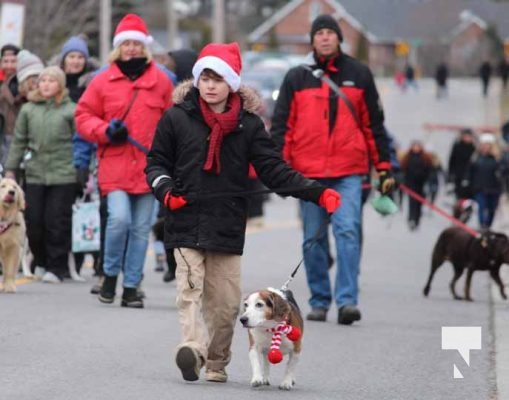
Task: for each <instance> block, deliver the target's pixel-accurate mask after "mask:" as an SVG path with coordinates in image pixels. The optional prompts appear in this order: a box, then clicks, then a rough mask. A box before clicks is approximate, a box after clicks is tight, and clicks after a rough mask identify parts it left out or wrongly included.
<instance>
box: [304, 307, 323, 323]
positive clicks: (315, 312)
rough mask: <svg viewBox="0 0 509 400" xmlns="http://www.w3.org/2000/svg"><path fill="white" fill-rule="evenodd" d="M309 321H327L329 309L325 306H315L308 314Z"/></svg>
mask: <svg viewBox="0 0 509 400" xmlns="http://www.w3.org/2000/svg"><path fill="white" fill-rule="evenodd" d="M306 319H307V320H308V321H321V322H323V321H325V320H327V310H326V309H325V308H313V309H312V310H311V312H310V313H309V314H308V315H307V317H306Z"/></svg>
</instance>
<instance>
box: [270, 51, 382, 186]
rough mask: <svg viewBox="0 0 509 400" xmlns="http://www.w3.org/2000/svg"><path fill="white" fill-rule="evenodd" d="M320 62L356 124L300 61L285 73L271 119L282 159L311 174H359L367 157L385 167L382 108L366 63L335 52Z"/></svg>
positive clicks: (319, 66)
mask: <svg viewBox="0 0 509 400" xmlns="http://www.w3.org/2000/svg"><path fill="white" fill-rule="evenodd" d="M311 68H312V69H316V68H321V69H323V70H324V71H325V73H326V74H327V75H328V76H329V77H330V78H331V79H332V80H333V81H334V82H335V83H336V84H337V85H338V86H339V87H340V88H341V90H342V91H343V92H344V93H345V94H346V95H347V96H348V98H349V99H350V102H351V103H352V105H353V107H354V108H355V110H356V112H357V116H358V118H359V120H360V123H361V125H362V129H360V128H359V126H358V124H357V122H356V120H355V118H354V116H353V115H352V113H351V112H350V110H349V108H348V106H347V105H346V104H345V102H344V101H343V100H342V99H341V98H339V97H338V96H337V95H336V94H335V93H334V91H333V90H332V89H331V88H330V87H329V86H328V85H327V84H326V83H325V82H323V81H322V80H320V79H319V78H316V77H314V76H313V75H312V72H311V71H310V70H308V69H306V68H304V67H303V66H297V67H294V68H292V69H291V70H290V71H288V73H287V74H286V76H285V79H284V81H283V83H282V85H281V89H280V92H279V97H278V100H277V103H276V107H275V110H274V116H273V119H272V131H271V132H272V137H273V139H274V140H275V142H276V143H277V145H278V146H279V148H280V149H282V151H283V156H284V158H285V160H286V161H287V162H288V163H289V164H290V165H291V166H292V167H293V168H294V169H296V170H297V171H299V172H301V173H302V174H303V175H305V176H307V177H311V178H339V177H342V176H347V175H355V174H365V173H367V172H368V171H369V163H370V161H371V163H372V165H373V166H374V167H375V168H376V169H377V170H378V171H380V170H388V169H390V168H391V165H390V161H389V160H390V156H389V143H388V139H387V135H386V133H385V129H384V126H383V122H384V116H383V110H382V106H381V103H380V99H379V96H378V92H377V90H376V86H375V82H374V79H373V76H372V74H371V72H370V70H369V68H368V67H367V66H365V65H363V64H361V63H360V62H358V61H357V60H355V59H354V58H352V57H349V56H348V55H346V54H340V55H339V56H338V57H336V58H334V59H333V60H329V62H328V63H327V65H316V64H315V65H312V66H311Z"/></svg>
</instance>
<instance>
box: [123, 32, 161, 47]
mask: <svg viewBox="0 0 509 400" xmlns="http://www.w3.org/2000/svg"><path fill="white" fill-rule="evenodd" d="M126 40H137V41H138V42H141V43H143V44H144V45H145V46H148V45H149V44H151V43H152V42H153V41H154V38H153V37H152V36H150V35H145V34H144V33H143V32H140V31H122V32H119V33H117V34H116V35H115V37H114V38H113V47H118V46H120V45H121V44H122V42H125V41H126Z"/></svg>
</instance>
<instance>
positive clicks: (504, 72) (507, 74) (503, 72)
mask: <svg viewBox="0 0 509 400" xmlns="http://www.w3.org/2000/svg"><path fill="white" fill-rule="evenodd" d="M498 73H499V74H500V79H502V88H504V89H505V88H507V79H508V78H509V63H508V62H507V60H506V59H505V58H503V59H502V60H500V63H499V64H498Z"/></svg>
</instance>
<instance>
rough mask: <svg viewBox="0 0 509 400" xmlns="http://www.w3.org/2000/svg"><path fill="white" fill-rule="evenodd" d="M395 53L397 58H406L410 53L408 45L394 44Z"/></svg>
mask: <svg viewBox="0 0 509 400" xmlns="http://www.w3.org/2000/svg"><path fill="white" fill-rule="evenodd" d="M395 52H396V55H397V56H406V55H408V53H410V45H409V44H408V43H407V42H404V41H400V42H396V48H395Z"/></svg>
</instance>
